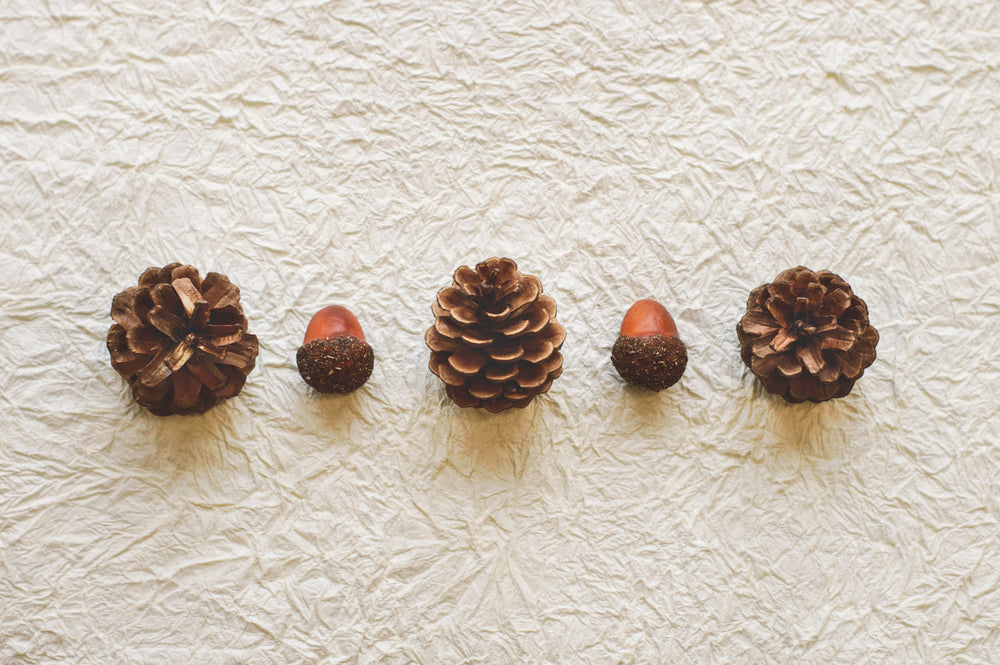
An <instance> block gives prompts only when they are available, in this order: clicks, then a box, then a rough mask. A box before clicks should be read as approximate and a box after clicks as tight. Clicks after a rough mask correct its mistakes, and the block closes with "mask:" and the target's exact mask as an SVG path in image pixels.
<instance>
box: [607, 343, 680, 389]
mask: <svg viewBox="0 0 1000 665" xmlns="http://www.w3.org/2000/svg"><path fill="white" fill-rule="evenodd" d="M611 363H612V364H613V365H614V366H615V369H616V370H618V373H619V374H621V376H622V378H623V379H625V380H626V381H627V382H629V383H631V384H633V385H636V386H641V387H643V388H647V389H649V390H663V389H664V388H669V387H670V386H672V385H674V384H675V383H677V382H678V381H679V380H680V378H681V375H682V374H684V369H685V368H686V367H687V347H685V346H684V342H682V341H681V339H680V337H677V336H676V335H674V336H671V337H666V336H664V335H646V336H644V337H629V336H627V335H620V336H619V337H618V340H617V341H616V342H615V345H614V347H613V348H612V349H611Z"/></svg>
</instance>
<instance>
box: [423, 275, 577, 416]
mask: <svg viewBox="0 0 1000 665" xmlns="http://www.w3.org/2000/svg"><path fill="white" fill-rule="evenodd" d="M541 293H542V283H541V281H540V280H539V279H538V278H537V277H535V276H534V275H523V274H521V273H520V272H518V270H517V264H516V263H514V261H512V260H511V259H503V258H491V259H487V260H486V261H483V262H482V263H479V264H477V265H476V267H475V269H472V268H470V267H469V266H462V267H460V268H459V269H458V270H456V271H455V275H454V278H453V282H452V286H448V287H445V288H443V289H441V290H440V291H438V294H437V300H436V302H435V303H434V304H433V305H432V306H431V311H432V312H433V313H434V319H435V320H434V325H433V326H431V327H430V328H429V329H428V330H427V333H426V335H424V339H425V341H426V342H427V346H428V347H430V349H431V359H430V370H431V371H432V372H434V374H436V375H437V376H438V377H439V378H440V379H441V380H442V381H444V383H445V386H446V388H445V390H446V392H447V394H448V396H449V397H450V398H451V399H453V400H454V401H455V403H456V404H458V405H459V406H463V407H466V406H471V407H482V408H485V409H486V410H487V411H490V412H492V413H497V412H499V411H504V410H506V409H509V408H511V407H517V408H523V407H525V406H527V405H528V404H529V403H530V402H531V400H532V399H533V398H534V397H535V395H539V394H541V393H544V392H545V391H546V390H548V389H549V387H550V386H551V385H552V382H553V381H554V380H555V379H556V378H558V377H559V375H560V374H561V373H562V354H561V353H560V352H559V349H560V348H561V347H562V343H563V340H565V339H566V331H565V330H564V329H563V327H562V325H560V324H559V323H558V322H557V321H556V320H555V317H556V303H555V301H554V300H553V299H552V298H550V297H549V296H544V295H541Z"/></svg>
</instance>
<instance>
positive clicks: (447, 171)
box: [0, 0, 1000, 665]
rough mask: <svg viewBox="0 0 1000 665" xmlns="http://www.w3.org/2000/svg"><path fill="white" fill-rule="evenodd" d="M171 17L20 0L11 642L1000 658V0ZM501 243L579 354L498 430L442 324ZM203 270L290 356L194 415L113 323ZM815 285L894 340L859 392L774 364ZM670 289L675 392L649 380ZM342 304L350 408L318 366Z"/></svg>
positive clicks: (509, 653)
mask: <svg viewBox="0 0 1000 665" xmlns="http://www.w3.org/2000/svg"><path fill="white" fill-rule="evenodd" d="M169 4H170V8H167V5H166V4H164V3H156V2H142V1H139V0H122V1H120V2H114V3H97V2H85V1H80V2H71V1H61V0H55V1H52V2H46V3H38V2H34V1H31V2H28V1H26V0H24V1H22V0H12V1H10V0H9V1H8V2H6V3H4V5H3V7H0V252H2V256H0V287H2V288H0V358H2V359H3V363H2V364H0V400H2V410H0V662H3V663H49V662H64V663H68V662H79V663H223V662H224V663H237V662H238V663H300V662H301V663H305V662H324V663H362V664H370V663H467V664H472V663H490V664H495V663H520V662H530V663H552V664H565V663H594V664H598V663H677V664H682V663H691V664H695V663H697V664H702V663H774V664H781V665H785V664H787V663H851V664H853V665H861V664H869V663H871V664H874V663H907V664H910V663H963V664H986V663H996V662H997V654H998V653H1000V631H998V629H997V626H998V624H1000V540H998V526H1000V499H998V496H1000V492H998V480H997V479H998V477H1000V448H998V447H997V441H998V439H1000V424H998V423H1000V418H998V417H997V416H998V410H1000V409H998V406H997V404H998V398H1000V344H998V342H997V332H996V331H997V329H998V326H1000V288H998V287H1000V277H998V253H997V247H998V242H1000V223H998V217H997V207H998V201H1000V186H998V173H1000V165H998V161H997V157H996V146H997V145H998V142H1000V115H998V106H1000V101H998V100H1000V77H998V76H997V71H998V68H1000V8H998V5H996V4H995V3H993V2H988V1H986V0H982V1H980V2H961V1H955V2H938V1H936V0H932V1H930V2H918V1H917V0H902V1H899V2H884V3H883V2H875V1H874V0H858V1H857V2H854V3H835V2H707V3H701V2H670V1H664V2H635V3H631V2H626V3H614V4H612V3H604V2H593V3H584V4H581V5H580V6H576V7H573V6H569V5H564V4H562V3H555V6H551V3H528V2H509V1H507V0H504V1H503V2H500V1H497V2H483V3H461V2H448V3H423V2H415V1H413V0H403V1H400V2H382V3H375V2H362V1H344V2H340V1H337V2H318V1H317V2H292V0H275V1H272V2H265V3H259V5H260V6H259V7H254V5H257V4H258V3H240V2H224V1H218V2H216V1H214V0H204V1H198V2H179V3H169ZM494 255H499V256H510V257H512V258H514V259H515V260H517V261H518V263H519V266H520V267H521V269H522V270H524V271H525V272H528V273H531V274H535V275H538V276H539V277H540V278H541V280H542V283H543V285H544V287H545V292H546V293H548V294H550V295H552V296H553V297H554V298H555V299H556V302H557V304H558V306H559V314H558V317H559V321H561V322H562V323H563V325H564V326H565V327H566V329H567V333H568V337H567V341H566V343H565V345H564V347H563V351H564V355H565V372H564V374H563V376H562V377H561V378H560V379H559V380H557V381H556V383H555V385H554V386H553V388H552V390H551V391H550V392H549V393H548V394H547V395H545V396H543V397H541V398H538V399H536V400H535V402H534V403H532V405H531V406H529V407H528V408H527V409H525V410H523V411H516V412H508V413H505V414H501V415H498V416H490V415H488V414H484V413H479V412H475V411H469V410H460V409H458V408H457V407H454V406H451V405H450V403H448V401H447V399H446V398H445V396H444V391H443V388H442V385H441V383H440V382H439V381H438V379H437V378H436V377H434V376H433V375H431V374H430V372H429V371H428V370H427V368H426V363H427V358H428V351H427V349H426V348H425V346H424V343H423V332H424V330H425V329H426V328H427V327H428V326H429V325H430V323H431V321H432V316H431V313H430V304H431V302H432V300H433V298H434V294H435V293H436V291H437V290H438V289H439V288H441V287H443V286H445V285H447V284H448V283H449V281H450V276H451V274H452V272H453V271H454V269H455V268H456V267H458V266H459V265H461V264H474V263H475V262H476V261H478V260H481V259H485V258H487V257H489V256H494ZM174 260H179V261H182V262H185V263H191V264H193V265H195V266H196V267H198V268H199V269H201V270H202V272H203V273H204V272H207V271H210V270H214V271H219V272H223V273H225V274H227V275H229V277H230V278H231V279H232V280H233V281H234V282H235V283H236V284H237V285H239V286H240V287H241V289H242V292H243V305H244V308H245V310H246V312H247V315H248V317H249V319H250V325H251V328H250V329H251V332H253V333H255V334H257V335H258V336H259V337H260V340H261V350H260V356H259V358H258V366H257V369H256V370H255V371H254V372H253V373H252V374H251V375H250V378H249V381H248V383H247V386H246V388H245V390H244V392H243V393H242V394H241V395H240V396H238V397H237V398H235V399H233V400H230V401H229V402H227V403H225V404H224V405H222V406H220V407H218V408H217V409H215V410H213V411H211V412H210V413H208V414H206V415H205V416H201V417H188V418H181V417H174V418H167V419H161V418H156V417H153V416H150V415H148V414H146V413H145V412H143V411H142V410H141V409H139V408H138V407H136V406H134V405H133V404H132V403H131V399H130V397H129V394H128V388H127V386H126V385H125V383H124V381H123V380H122V379H121V378H120V377H119V376H118V375H117V374H116V373H115V372H114V371H113V370H112V369H111V367H110V363H109V360H108V354H107V351H106V349H105V348H104V339H105V334H106V332H107V328H108V327H109V326H110V324H111V319H110V316H109V311H110V304H111V298H112V296H113V295H114V294H115V293H116V292H118V291H119V290H122V289H124V288H125V287H127V286H129V285H131V284H133V283H134V282H135V280H136V279H137V278H138V275H139V274H140V273H141V272H142V270H143V269H145V268H146V267H147V266H150V265H163V264H164V263H167V262H170V261H174ZM798 264H804V265H807V266H809V267H812V268H813V269H817V270H818V269H822V268H828V269H831V270H833V271H834V272H837V273H839V274H841V275H842V276H843V277H845V279H847V280H848V281H849V282H850V283H851V285H852V286H853V287H854V289H855V291H856V292H857V293H858V294H859V295H860V296H861V297H862V298H864V299H865V300H866V301H867V302H868V304H869V307H870V310H871V319H872V322H873V324H874V325H875V326H876V328H877V329H878V330H879V332H880V334H881V342H880V343H879V346H878V354H879V357H878V359H877V360H876V362H875V364H874V365H873V366H872V367H871V368H870V369H869V370H868V371H867V372H866V374H865V376H864V378H863V379H862V380H861V381H860V382H859V384H858V385H857V387H856V388H855V391H854V392H853V393H852V394H851V395H850V396H849V397H847V398H845V399H843V400H839V401H836V402H834V403H827V404H822V405H798V406H789V405H785V404H784V403H783V402H781V401H780V400H776V399H773V398H771V397H769V396H767V395H764V394H762V393H761V392H760V390H759V389H758V388H756V387H755V386H754V382H753V380H752V377H751V376H749V375H748V373H747V372H746V371H745V370H744V368H743V365H742V363H741V361H740V358H739V345H738V342H737V340H736V334H735V325H736V322H737V321H738V319H739V317H740V316H741V314H742V312H743V309H744V306H745V302H746V297H747V294H748V292H749V291H750V289H751V288H753V287H754V286H757V285H758V284H761V283H764V282H766V281H769V280H770V279H772V278H773V277H774V276H775V275H776V274H777V273H778V272H779V271H780V270H782V269H784V268H787V267H791V266H794V265H798ZM642 297H654V298H657V299H659V300H660V301H661V302H663V303H664V304H665V305H666V306H667V307H668V308H669V309H670V311H671V312H672V314H673V316H674V318H675V319H676V321H677V324H678V326H679V329H680V331H681V336H682V338H683V339H684V340H685V342H686V343H687V345H688V349H689V356H690V363H689V366H688V370H687V373H686V374H685V376H684V378H683V379H682V381H681V382H680V384H678V385H677V386H675V387H674V388H672V389H670V390H669V391H666V392H664V393H660V394H653V393H649V392H644V391H641V390H638V389H632V388H628V387H625V386H624V385H623V383H622V382H621V380H620V379H619V378H618V377H617V375H616V374H615V372H614V370H613V368H612V366H611V363H610V349H611V345H612V344H613V342H614V339H615V336H616V334H617V330H618V326H619V324H620V320H621V315H622V313H623V312H624V311H625V309H626V308H627V307H628V306H629V304H631V303H632V302H633V301H634V300H636V299H638V298H642ZM334 303H339V304H345V305H347V306H349V307H350V308H351V309H352V310H353V311H354V312H355V313H356V314H357V316H358V317H359V319H360V320H361V322H362V325H363V326H364V327H365V330H366V333H367V336H368V339H369V341H370V342H371V344H372V346H373V347H374V349H375V353H376V366H375V371H374V374H373V376H372V378H371V380H370V382H369V383H368V384H367V385H366V386H365V387H364V388H362V389H361V390H360V391H358V392H357V393H355V394H353V395H351V396H347V397H324V396H319V395H316V394H314V393H312V392H311V391H310V390H309V389H308V388H307V387H306V386H305V384H304V383H303V382H302V381H301V379H300V378H299V376H298V373H297V372H296V370H295V366H294V358H295V350H296V348H297V346H298V345H299V344H300V343H301V337H302V334H303V332H304V330H305V325H306V323H307V321H308V319H309V317H310V315H311V314H312V312H313V311H315V310H317V309H319V308H320V307H322V306H325V305H327V304H334Z"/></svg>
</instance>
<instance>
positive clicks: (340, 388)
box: [295, 305, 375, 393]
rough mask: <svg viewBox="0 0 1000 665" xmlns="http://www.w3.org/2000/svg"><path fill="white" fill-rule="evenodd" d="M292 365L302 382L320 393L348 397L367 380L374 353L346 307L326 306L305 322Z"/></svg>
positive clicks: (370, 371)
mask: <svg viewBox="0 0 1000 665" xmlns="http://www.w3.org/2000/svg"><path fill="white" fill-rule="evenodd" d="M295 362H296V364H297V365H298V367H299V374H301V375H302V379H303V380H304V381H305V382H306V383H308V384H309V385H310V386H312V387H313V388H315V389H316V390H318V391H320V392H321V393H349V392H352V391H354V390H357V389H358V388H360V387H361V386H362V385H364V383H365V381H367V380H368V377H370V376H371V374H372V369H373V368H374V365H375V353H374V352H373V351H372V347H371V346H369V345H368V343H367V342H366V341H365V333H364V332H363V331H362V330H361V324H360V323H358V319H357V317H356V316H354V314H352V313H351V311H350V310H349V309H347V308H346V307H341V306H340V305H330V306H329V307H324V308H323V309H321V310H319V311H318V312H316V314H315V315H313V317H312V319H311V320H310V321H309V325H308V326H307V327H306V335H305V339H304V340H303V342H302V346H300V347H299V350H298V352H297V353H296V354H295Z"/></svg>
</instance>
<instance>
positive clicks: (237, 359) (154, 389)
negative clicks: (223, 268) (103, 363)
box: [108, 263, 258, 416]
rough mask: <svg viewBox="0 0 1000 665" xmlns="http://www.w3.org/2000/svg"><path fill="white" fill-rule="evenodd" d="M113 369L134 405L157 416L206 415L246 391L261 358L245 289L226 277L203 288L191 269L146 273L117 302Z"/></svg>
mask: <svg viewBox="0 0 1000 665" xmlns="http://www.w3.org/2000/svg"><path fill="white" fill-rule="evenodd" d="M111 318H113V319H114V320H115V323H114V324H113V325H112V326H111V329H110V330H109V331H108V351H109V352H110V353H111V366H112V367H114V368H115V370H117V372H118V373H119V374H121V375H122V376H123V377H125V379H126V380H127V381H128V382H129V384H130V385H131V386H132V395H133V397H135V401H136V402H138V403H139V404H140V405H141V406H144V407H146V408H147V409H149V410H150V411H151V412H152V413H154V414H156V415H158V416H168V415H170V414H182V415H187V414H193V413H204V412H205V411H207V410H208V409H209V408H211V407H212V406H214V405H215V404H216V403H217V402H218V401H219V400H221V399H226V398H228V397H233V396H235V395H237V394H239V392H240V390H242V389H243V384H244V382H245V381H246V377H247V375H248V374H249V373H250V371H251V370H253V368H254V364H255V360H256V358H257V349H258V344H257V337H256V336H254V335H251V334H249V333H247V319H246V317H245V316H244V315H243V308H242V307H241V306H240V290H239V289H238V288H237V287H236V286H235V285H233V283H232V282H230V281H229V278H228V277H226V276H224V275H220V274H219V273H215V272H210V273H208V274H207V275H205V279H204V281H203V280H202V279H201V277H199V276H198V271H197V270H196V269H195V268H193V267H191V266H187V265H181V264H180V263H171V264H170V265H167V266H164V267H163V268H147V269H146V271H145V272H144V273H142V276H140V277H139V285H138V286H131V287H129V288H127V289H125V290H124V291H122V292H121V293H119V294H118V295H116V296H115V297H114V300H113V301H112V303H111Z"/></svg>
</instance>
